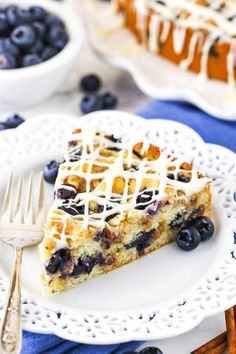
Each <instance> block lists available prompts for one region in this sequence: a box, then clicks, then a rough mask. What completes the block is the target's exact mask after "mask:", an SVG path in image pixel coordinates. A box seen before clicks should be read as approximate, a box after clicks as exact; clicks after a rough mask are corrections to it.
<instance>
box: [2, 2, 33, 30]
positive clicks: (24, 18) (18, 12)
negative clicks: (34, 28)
mask: <svg viewBox="0 0 236 354" xmlns="http://www.w3.org/2000/svg"><path fill="white" fill-rule="evenodd" d="M5 13H6V17H7V21H8V23H9V25H11V26H13V27H16V26H19V25H22V24H26V23H30V22H31V15H30V13H29V11H28V10H24V9H21V8H19V7H18V6H10V7H9V8H8V9H7V10H5Z"/></svg>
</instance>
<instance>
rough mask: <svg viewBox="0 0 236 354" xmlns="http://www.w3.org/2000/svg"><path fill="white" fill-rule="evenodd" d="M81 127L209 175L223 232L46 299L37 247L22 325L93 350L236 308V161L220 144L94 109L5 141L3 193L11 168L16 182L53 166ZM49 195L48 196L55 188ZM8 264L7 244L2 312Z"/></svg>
mask: <svg viewBox="0 0 236 354" xmlns="http://www.w3.org/2000/svg"><path fill="white" fill-rule="evenodd" d="M84 123H86V124H93V125H96V126H99V127H100V128H101V127H102V128H103V129H104V130H107V131H108V132H110V133H113V134H115V135H119V136H121V137H124V136H125V137H126V138H129V136H130V135H133V134H135V135H136V136H138V135H139V136H140V138H142V137H144V138H148V139H149V140H150V141H151V142H154V143H156V144H158V145H160V146H161V147H164V148H166V149H167V150H168V151H169V152H171V153H173V154H176V155H184V156H185V157H186V159H187V160H189V161H191V162H193V163H194V164H195V166H196V167H197V168H199V169H200V170H202V171H204V172H205V173H206V174H207V175H208V176H210V177H212V178H213V212H214V219H215V225H216V233H215V236H214V237H213V238H212V239H211V240H210V241H208V242H206V243H204V244H201V245H200V247H199V248H198V249H197V250H195V251H194V252H187V253H186V252H182V251H181V250H179V249H178V248H177V246H176V245H175V244H171V245H168V246H166V247H163V248H162V249H160V250H158V251H156V252H153V253H152V254H150V255H148V256H146V257H143V258H142V259H141V260H139V261H137V262H133V263H131V264H130V265H128V266H124V267H122V268H120V269H118V270H115V271H113V272H111V273H109V274H107V275H105V276H100V277H98V278H95V279H93V280H90V281H88V282H86V283H84V284H81V285H80V286H78V287H77V288H75V289H72V290H69V291H67V292H64V293H61V294H59V295H56V296H54V297H50V298H43V297H42V296H41V285H40V279H39V276H40V266H41V265H40V261H39V256H38V250H37V247H35V248H33V249H28V250H26V251H25V253H24V258H23V259H24V261H23V269H22V281H23V291H22V292H23V296H22V320H23V328H24V329H26V330H29V331H33V332H39V333H54V334H56V335H58V336H60V337H63V338H66V339H69V340H73V341H79V342H81V343H91V344H110V343H116V342H125V341H130V340H151V339H160V338H165V337H171V336H175V335H178V334H181V333H184V332H186V331H188V330H190V329H192V328H193V327H195V326H197V325H198V324H199V323H200V322H201V321H202V320H203V319H204V318H205V317H207V316H210V315H213V314H216V313H219V312H221V311H223V310H225V309H226V308H228V307H230V306H232V305H234V304H235V303H236V189H235V188H236V187H235V186H236V156H235V154H234V153H233V152H232V151H230V150H227V149H226V148H223V147H221V146H217V145H210V144H205V143H204V142H203V140H202V139H201V138H200V136H199V135H198V134H197V133H195V132H194V131H193V130H192V129H190V128H188V127H187V126H185V125H182V124H180V123H176V122H173V121H167V120H161V119H158V120H144V119H142V118H139V117H137V116H133V115H131V114H127V113H123V112H118V111H107V112H97V113H94V114H91V115H88V116H87V117H84V118H81V119H78V118H74V117H70V116H52V115H51V116H42V117H38V118H35V119H32V120H30V121H27V122H26V123H25V124H23V125H22V126H21V127H19V128H18V129H16V130H14V131H5V132H2V133H1V134H0V151H1V160H0V169H1V187H2V188H3V187H4V185H5V183H6V178H7V176H8V175H9V174H10V172H11V171H14V173H15V175H17V173H18V172H19V171H20V172H21V173H23V172H24V173H25V174H27V173H29V172H30V171H31V169H33V170H35V171H36V172H39V171H40V170H41V169H42V167H43V166H44V164H45V163H47V162H48V161H49V160H50V159H54V158H56V159H59V158H61V159H62V156H63V152H64V146H65V141H66V136H67V134H68V133H69V132H70V131H71V130H72V129H73V128H74V127H75V126H78V125H80V124H84ZM47 188H48V189H47V195H48V194H49V195H50V196H51V195H52V194H53V193H52V187H47ZM2 192H3V190H0V194H2ZM48 203H50V201H48ZM11 262H12V252H11V251H10V248H9V247H8V246H7V245H4V244H3V243H2V242H1V247H0V294H1V295H0V309H1V310H2V308H3V304H4V298H5V293H6V290H7V288H8V276H9V273H10V269H11ZM0 314H1V312H0Z"/></svg>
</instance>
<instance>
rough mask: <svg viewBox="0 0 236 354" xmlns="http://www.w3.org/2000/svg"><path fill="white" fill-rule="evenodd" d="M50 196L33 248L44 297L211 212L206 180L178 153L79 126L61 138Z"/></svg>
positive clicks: (172, 236)
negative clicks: (62, 146)
mask: <svg viewBox="0 0 236 354" xmlns="http://www.w3.org/2000/svg"><path fill="white" fill-rule="evenodd" d="M132 139H134V138H132ZM54 194H55V198H54V203H53V205H52V207H51V209H50V211H49V214H48V218H47V223H46V226H45V234H44V239H43V241H42V243H41V244H40V246H39V247H40V255H41V259H42V262H43V265H44V266H43V272H42V283H43V287H44V294H45V295H50V294H55V293H58V292H61V291H63V290H65V289H68V288H71V287H74V286H75V285H77V284H79V283H81V282H83V281H85V280H88V279H90V278H93V277H96V276H98V275H101V274H105V273H107V272H110V271H111V270H113V269H116V268H118V267H121V266H123V265H125V264H127V263H130V262H132V261H134V260H136V259H138V258H140V257H142V256H144V255H147V254H148V253H150V252H152V251H154V250H157V249H158V248H160V247H162V246H164V245H167V244H169V243H171V242H173V241H175V240H176V237H177V234H178V232H179V231H180V230H181V229H183V227H185V226H186V225H188V224H189V223H190V222H192V221H194V220H196V219H197V218H199V217H207V218H210V217H211V180H210V179H209V178H208V177H206V176H205V175H204V174H203V173H201V172H199V171H197V170H196V169H195V168H194V167H193V166H192V165H191V164H189V163H187V162H186V161H185V160H184V159H183V158H177V157H175V156H172V155H170V154H169V153H168V152H167V151H165V150H163V149H161V148H159V147H158V146H155V145H153V144H151V143H149V142H148V141H138V140H137V141H135V140H128V139H126V140H125V141H122V139H120V138H117V137H115V136H114V135H112V134H110V133H106V132H103V131H100V130H97V129H96V128H92V127H91V126H90V127H89V128H88V127H87V126H86V125H85V126H83V127H81V128H78V129H76V130H75V131H74V132H73V133H72V134H71V136H70V138H69V142H68V148H67V151H66V154H65V161H64V162H63V163H62V164H61V165H60V167H59V171H58V176H57V180H56V183H55V192H54Z"/></svg>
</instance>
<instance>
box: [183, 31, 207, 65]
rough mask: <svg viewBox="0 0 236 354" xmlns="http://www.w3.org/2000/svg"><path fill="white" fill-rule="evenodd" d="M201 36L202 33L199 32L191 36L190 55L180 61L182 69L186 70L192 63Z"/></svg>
mask: <svg viewBox="0 0 236 354" xmlns="http://www.w3.org/2000/svg"><path fill="white" fill-rule="evenodd" d="M201 36H202V34H201V33H199V32H194V33H193V35H192V37H191V41H190V44H189V50H188V57H187V58H186V59H185V60H183V61H182V62H181V63H180V67H181V68H182V69H185V70H186V69H188V67H189V66H190V65H191V64H192V62H193V59H194V54H195V51H196V47H197V44H198V41H199V39H200V37H201Z"/></svg>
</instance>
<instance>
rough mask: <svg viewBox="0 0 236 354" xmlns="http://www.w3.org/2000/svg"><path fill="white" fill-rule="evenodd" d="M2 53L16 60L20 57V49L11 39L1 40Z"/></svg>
mask: <svg viewBox="0 0 236 354" xmlns="http://www.w3.org/2000/svg"><path fill="white" fill-rule="evenodd" d="M0 53H7V54H10V55H12V56H14V57H16V58H18V57H19V56H20V50H19V48H18V47H17V46H16V45H15V44H13V43H12V41H11V40H10V39H9V38H1V39H0Z"/></svg>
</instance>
